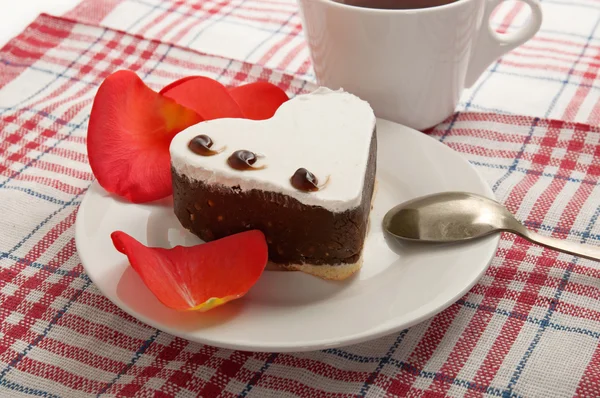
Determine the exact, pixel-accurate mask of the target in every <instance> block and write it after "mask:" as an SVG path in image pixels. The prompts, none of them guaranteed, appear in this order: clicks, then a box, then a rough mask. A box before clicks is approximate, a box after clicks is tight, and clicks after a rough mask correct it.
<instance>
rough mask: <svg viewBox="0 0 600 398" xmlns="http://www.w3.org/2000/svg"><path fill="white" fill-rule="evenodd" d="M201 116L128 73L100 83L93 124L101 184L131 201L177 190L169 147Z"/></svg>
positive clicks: (92, 149)
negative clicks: (172, 174)
mask: <svg viewBox="0 0 600 398" xmlns="http://www.w3.org/2000/svg"><path fill="white" fill-rule="evenodd" d="M200 121H202V119H201V118H200V116H199V115H198V114H197V113H196V112H194V111H192V110H190V109H187V108H185V107H183V106H181V105H179V104H177V103H176V102H175V101H173V100H172V99H169V98H165V97H163V96H162V95H160V94H158V93H156V92H154V91H153V90H151V89H150V88H149V87H147V86H146V85H145V84H144V82H142V80H141V79H140V78H139V77H138V76H137V75H136V74H135V73H133V72H131V71H127V70H123V71H118V72H115V73H113V74H112V75H110V76H108V77H107V78H106V79H105V80H104V82H103V83H102V84H101V85H100V88H99V89H98V93H97V94H96V97H95V99H94V105H93V106H92V111H91V115H90V122H89V125H88V137H87V150H88V156H89V161H90V166H91V168H92V171H93V172H94V175H95V176H96V178H97V179H98V182H99V183H100V185H101V186H102V187H103V188H104V189H106V190H107V191H108V192H111V193H114V194H117V195H119V196H123V197H125V198H126V199H128V200H129V201H131V202H136V203H142V202H148V201H152V200H157V199H160V198H163V197H165V196H168V195H170V194H171V192H172V186H171V169H170V156H169V144H170V142H171V139H172V138H173V137H174V136H175V134H177V133H178V132H180V131H181V130H183V129H185V128H187V127H189V126H191V125H193V124H196V123H198V122H200Z"/></svg>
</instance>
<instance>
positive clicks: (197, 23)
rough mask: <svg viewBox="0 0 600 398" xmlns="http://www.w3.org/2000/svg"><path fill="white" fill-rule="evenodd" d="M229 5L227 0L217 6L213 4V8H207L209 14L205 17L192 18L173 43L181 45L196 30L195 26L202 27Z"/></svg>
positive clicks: (183, 26)
mask: <svg viewBox="0 0 600 398" xmlns="http://www.w3.org/2000/svg"><path fill="white" fill-rule="evenodd" d="M205 4H207V3H204V4H202V5H203V6H204V5H205ZM227 4H229V1H227V0H223V1H221V2H217V3H216V4H211V5H212V7H210V8H206V12H207V13H206V14H205V15H203V16H202V17H200V18H197V19H194V18H192V19H190V20H189V21H188V22H187V23H185V24H182V26H181V29H180V30H179V31H178V32H177V34H176V35H175V36H173V39H172V40H171V42H172V43H179V41H180V40H181V39H183V38H184V37H185V35H187V34H188V33H189V32H190V30H192V28H194V27H195V26H200V24H202V23H203V22H205V21H207V20H209V19H210V18H212V17H214V16H215V15H217V14H220V13H221V10H222V9H223V7H225V6H226V5H227ZM182 22H183V21H182Z"/></svg>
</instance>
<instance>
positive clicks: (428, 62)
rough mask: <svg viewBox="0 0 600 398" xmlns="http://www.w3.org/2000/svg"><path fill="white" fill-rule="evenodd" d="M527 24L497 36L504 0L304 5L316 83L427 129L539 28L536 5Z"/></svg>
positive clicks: (326, 0) (312, 0)
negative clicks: (496, 16)
mask: <svg viewBox="0 0 600 398" xmlns="http://www.w3.org/2000/svg"><path fill="white" fill-rule="evenodd" d="M520 1H522V2H524V3H527V4H528V5H529V6H530V7H531V11H532V12H531V16H530V18H529V20H528V21H527V22H526V23H525V24H524V26H523V27H522V28H521V29H520V30H518V31H516V32H514V33H510V34H498V33H497V32H496V31H495V30H493V29H492V28H491V26H490V22H489V20H490V15H491V13H492V11H493V10H494V9H495V8H496V7H497V6H498V5H499V4H500V3H502V2H503V0H458V1H456V2H454V3H451V4H447V5H442V6H437V7H432V8H418V9H408V10H399V9H377V8H365V7H357V6H352V5H346V4H342V3H339V2H335V1H333V0H299V4H300V11H301V15H302V22H303V27H304V33H305V36H306V40H307V41H308V46H309V49H310V53H311V58H312V61H313V65H314V69H315V73H316V76H317V80H318V83H319V85H322V86H326V87H329V88H332V89H338V88H343V89H344V90H346V91H349V92H351V93H353V94H355V95H358V96H359V97H361V98H362V99H364V100H366V101H368V102H369V103H370V104H371V106H372V107H373V109H374V110H375V113H376V114H377V116H379V117H382V118H384V119H388V120H392V121H395V122H398V123H401V124H404V125H407V126H409V127H412V128H415V129H418V130H422V129H426V128H428V127H432V126H435V125H436V124H438V123H440V122H442V121H443V120H444V119H446V118H447V117H448V116H449V115H451V114H452V113H453V112H454V110H455V108H456V106H457V104H458V101H459V98H460V95H461V93H462V91H463V89H464V88H465V87H471V86H472V85H473V84H474V83H475V82H476V81H477V79H478V78H479V76H480V75H481V74H482V73H483V72H484V71H485V69H486V68H487V67H488V66H489V65H490V64H491V63H492V62H494V61H495V60H496V59H498V58H499V57H500V56H502V55H503V54H504V53H506V52H508V51H510V50H512V49H513V48H515V47H518V46H520V45H521V44H523V43H525V42H526V41H527V40H529V39H531V38H532V37H533V36H534V35H535V34H536V33H537V31H538V30H539V28H540V25H541V24H542V9H541V6H540V3H539V1H538V0H520Z"/></svg>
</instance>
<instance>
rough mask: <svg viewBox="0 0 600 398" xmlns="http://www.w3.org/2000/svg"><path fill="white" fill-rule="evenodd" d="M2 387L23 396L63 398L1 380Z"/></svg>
mask: <svg viewBox="0 0 600 398" xmlns="http://www.w3.org/2000/svg"><path fill="white" fill-rule="evenodd" d="M0 386H2V387H6V388H9V389H11V390H13V391H17V392H20V393H23V394H28V395H34V396H37V397H46V398H61V397H60V395H55V394H50V393H49V392H47V391H43V390H40V389H37V388H30V387H24V386H22V385H20V384H17V383H14V382H12V381H7V380H1V381H0Z"/></svg>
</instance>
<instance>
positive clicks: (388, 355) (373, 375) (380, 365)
mask: <svg viewBox="0 0 600 398" xmlns="http://www.w3.org/2000/svg"><path fill="white" fill-rule="evenodd" d="M406 333H408V329H404V330H403V331H401V332H400V333H398V336H397V337H396V340H395V341H394V344H392V346H391V347H390V348H389V350H388V352H387V353H386V354H385V356H384V357H383V358H381V360H380V361H379V363H378V364H377V367H376V368H375V370H374V371H373V372H371V374H370V375H369V377H367V379H366V380H365V382H364V384H363V386H362V388H361V389H360V392H359V393H358V396H359V397H361V398H364V397H365V396H366V395H367V393H368V392H369V389H370V388H371V386H372V385H373V383H374V382H375V380H376V379H377V376H379V373H381V371H382V370H383V368H384V366H385V365H387V364H388V363H389V362H390V360H391V359H392V356H393V355H394V353H395V352H396V350H397V349H398V346H399V345H400V344H401V343H402V341H403V340H404V336H406Z"/></svg>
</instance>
